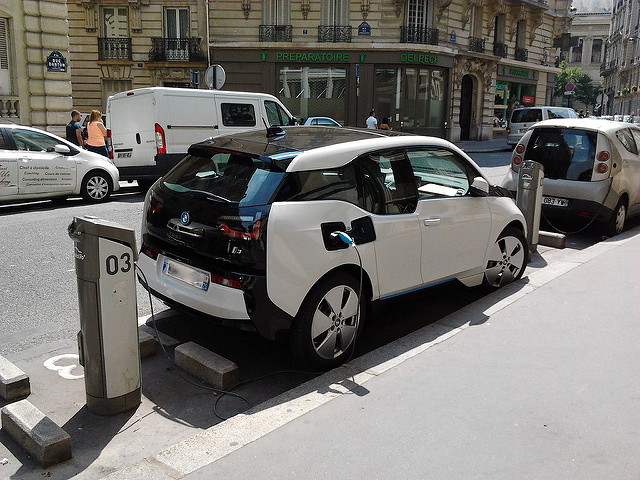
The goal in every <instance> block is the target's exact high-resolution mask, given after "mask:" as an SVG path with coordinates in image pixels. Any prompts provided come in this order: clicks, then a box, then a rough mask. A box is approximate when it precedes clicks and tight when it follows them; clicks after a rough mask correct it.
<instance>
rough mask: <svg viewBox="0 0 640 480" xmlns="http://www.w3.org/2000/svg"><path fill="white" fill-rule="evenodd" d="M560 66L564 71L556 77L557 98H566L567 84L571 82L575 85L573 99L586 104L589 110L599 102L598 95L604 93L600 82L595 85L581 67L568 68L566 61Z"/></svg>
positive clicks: (555, 93)
mask: <svg viewBox="0 0 640 480" xmlns="http://www.w3.org/2000/svg"><path fill="white" fill-rule="evenodd" d="M559 66H560V69H561V70H562V71H561V72H560V73H559V74H558V75H556V88H555V90H554V95H555V96H556V97H564V92H565V87H566V85H567V83H569V82H571V83H573V84H574V85H575V89H574V92H575V94H574V95H573V97H574V99H575V100H576V101H578V102H582V103H584V104H585V105H586V106H587V109H588V108H589V107H590V106H591V105H594V104H596V103H597V102H598V95H600V92H601V91H602V85H601V84H600V82H598V83H597V84H594V82H593V79H592V78H591V77H590V76H589V75H587V74H586V73H584V72H583V71H582V69H581V68H580V67H571V68H567V62H566V61H564V60H563V61H562V62H560V65H559Z"/></svg>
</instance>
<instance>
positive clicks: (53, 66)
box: [47, 50, 67, 72]
mask: <svg viewBox="0 0 640 480" xmlns="http://www.w3.org/2000/svg"><path fill="white" fill-rule="evenodd" d="M66 71H67V59H66V58H64V57H63V56H62V54H61V53H60V52H59V51H57V50H54V51H53V52H51V53H50V54H49V56H48V57H47V72H66Z"/></svg>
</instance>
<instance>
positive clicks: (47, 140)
mask: <svg viewBox="0 0 640 480" xmlns="http://www.w3.org/2000/svg"><path fill="white" fill-rule="evenodd" d="M12 132H13V140H14V142H15V143H16V147H18V150H26V151H29V152H53V151H54V147H55V146H56V145H58V143H59V142H58V141H57V140H56V139H55V138H53V137H50V136H49V135H45V134H43V133H40V132H32V131H31V130H22V129H18V128H16V129H13V130H12Z"/></svg>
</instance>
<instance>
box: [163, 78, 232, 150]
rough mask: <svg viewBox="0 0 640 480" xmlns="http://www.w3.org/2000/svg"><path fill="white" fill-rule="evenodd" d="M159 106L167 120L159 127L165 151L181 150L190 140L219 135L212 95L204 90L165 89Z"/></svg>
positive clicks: (185, 147) (186, 147) (186, 148)
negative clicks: (196, 92) (189, 92)
mask: <svg viewBox="0 0 640 480" xmlns="http://www.w3.org/2000/svg"><path fill="white" fill-rule="evenodd" d="M162 108H163V110H164V111H166V112H167V123H166V125H162V128H164V133H165V141H166V145H167V153H168V154H172V153H180V154H184V153H185V152H186V151H187V150H188V149H189V147H190V146H191V145H192V144H194V143H196V142H200V141H202V140H204V139H206V138H209V137H214V136H216V135H220V133H219V131H218V113H217V111H216V104H215V99H214V97H213V96H212V95H211V94H210V93H209V92H208V91H206V90H205V91H204V94H203V95H190V96H185V95H183V94H179V95H173V94H171V93H168V94H166V95H165V97H164V98H163V105H162Z"/></svg>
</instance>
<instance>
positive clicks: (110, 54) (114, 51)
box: [98, 37, 131, 62]
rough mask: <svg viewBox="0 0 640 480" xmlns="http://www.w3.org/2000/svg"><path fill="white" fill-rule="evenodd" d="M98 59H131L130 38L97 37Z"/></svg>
mask: <svg viewBox="0 0 640 480" xmlns="http://www.w3.org/2000/svg"><path fill="white" fill-rule="evenodd" d="M98 60H124V61H129V62H130V61H131V38H129V37H99V38H98Z"/></svg>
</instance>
